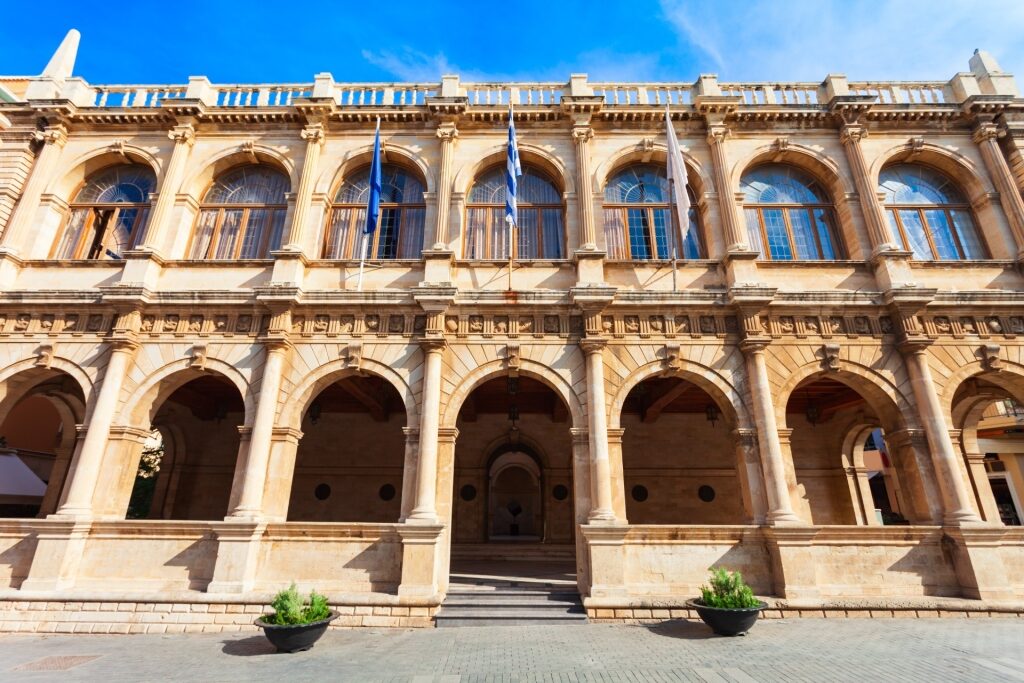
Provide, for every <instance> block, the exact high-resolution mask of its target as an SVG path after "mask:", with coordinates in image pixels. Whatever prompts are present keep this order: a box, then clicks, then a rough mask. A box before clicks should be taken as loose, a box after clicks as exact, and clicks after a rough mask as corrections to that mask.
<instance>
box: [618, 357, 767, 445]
mask: <svg viewBox="0 0 1024 683" xmlns="http://www.w3.org/2000/svg"><path fill="white" fill-rule="evenodd" d="M664 371H665V366H664V364H663V363H662V361H661V360H657V361H652V362H649V363H646V364H645V365H641V366H640V367H638V368H636V369H634V370H633V371H632V372H631V373H630V374H629V375H628V376H627V377H626V379H625V380H623V382H622V384H621V385H620V386H619V388H618V391H617V392H616V393H615V395H614V396H613V397H612V398H611V404H610V406H609V411H608V428H609V429H619V428H620V427H621V425H622V422H621V420H622V407H623V406H624V405H625V403H626V398H627V397H628V396H629V393H630V392H631V391H632V390H633V389H634V388H636V386H637V385H639V384H640V383H641V382H643V381H644V380H647V379H650V378H652V377H665V376H666V375H664ZM667 376H668V377H674V378H678V379H682V380H685V381H687V382H689V383H691V384H693V385H694V386H696V387H698V388H700V389H701V390H703V391H704V392H705V393H707V394H708V395H709V396H711V399H712V400H713V401H714V402H715V403H716V404H717V405H718V407H719V409H721V411H722V415H723V416H727V417H726V419H727V420H728V421H729V422H730V424H731V425H732V427H733V428H749V427H750V426H751V424H752V423H751V421H750V416H749V412H748V410H747V404H746V401H745V400H744V398H743V396H742V395H741V394H740V392H739V391H737V390H736V387H734V386H733V385H732V383H731V382H729V381H728V380H727V379H726V378H725V377H723V376H722V375H721V374H720V373H719V372H718V371H716V370H715V369H714V368H710V367H708V366H706V365H702V364H700V363H695V362H693V361H689V360H688V361H686V368H685V369H683V370H680V371H678V372H675V373H672V374H671V375H667Z"/></svg>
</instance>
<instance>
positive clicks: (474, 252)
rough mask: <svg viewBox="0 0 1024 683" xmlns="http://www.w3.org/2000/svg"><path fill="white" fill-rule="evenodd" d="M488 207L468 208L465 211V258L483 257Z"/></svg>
mask: <svg viewBox="0 0 1024 683" xmlns="http://www.w3.org/2000/svg"><path fill="white" fill-rule="evenodd" d="M490 212H491V210H490V209H474V208H470V209H468V210H467V211H466V258H468V259H482V258H484V245H485V244H486V238H485V232H486V230H487V216H488V214H489V213H490Z"/></svg>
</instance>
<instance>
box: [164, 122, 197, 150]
mask: <svg viewBox="0 0 1024 683" xmlns="http://www.w3.org/2000/svg"><path fill="white" fill-rule="evenodd" d="M167 137H168V138H169V139H171V140H174V144H176V145H180V144H186V145H189V146H191V145H193V144H195V140H196V127H195V126H193V125H192V124H191V123H181V124H178V125H176V126H173V127H172V128H171V129H170V130H169V131H167Z"/></svg>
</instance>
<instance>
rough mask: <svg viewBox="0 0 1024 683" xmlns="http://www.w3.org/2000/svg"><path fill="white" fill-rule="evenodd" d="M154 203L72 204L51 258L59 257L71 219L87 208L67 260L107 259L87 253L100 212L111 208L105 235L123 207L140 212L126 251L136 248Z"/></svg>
mask: <svg viewBox="0 0 1024 683" xmlns="http://www.w3.org/2000/svg"><path fill="white" fill-rule="evenodd" d="M151 208H152V205H151V204H149V203H140V204H135V203H127V202H110V203H87V204H71V205H69V207H68V212H67V215H66V216H65V218H64V221H63V224H62V228H61V229H60V230H58V231H57V238H56V239H55V240H54V242H53V246H52V247H50V258H51V259H53V258H57V250H58V249H59V248H60V244H61V242H62V241H64V235H65V231H66V230H67V229H68V227H69V226H70V224H71V220H72V218H73V217H74V215H75V213H76V212H77V211H82V210H86V211H88V212H89V213H88V214H87V217H86V219H85V224H84V225H83V226H82V230H81V234H80V235H79V236H78V241H77V243H76V244H75V248H74V250H73V252H72V256H69V257H64V258H65V259H67V260H74V261H103V260H105V259H102V258H100V257H99V256H93V257H90V256H88V255H87V252H88V249H89V248H90V247H91V246H92V242H93V240H94V237H95V233H94V229H95V225H96V219H97V217H98V214H99V212H101V211H107V210H110V211H112V212H113V213H111V215H110V217H109V218H107V223H106V225H105V226H104V227H103V236H104V237H105V236H106V235H107V231H108V230H110V227H111V226H112V225H117V216H118V215H119V213H120V211H121V210H123V209H135V210H136V211H137V212H138V213H137V214H136V215H135V222H134V223H132V228H131V232H130V233H129V235H128V246H127V247H126V248H125V250H126V251H128V250H131V249H134V248H135V247H136V246H137V243H138V240H139V237H140V235H141V232H142V224H143V223H144V222H145V221H146V220H148V219H149V211H150V209H151ZM100 243H101V244H102V243H103V239H100ZM110 260H112V261H113V260H120V261H123V260H124V256H121V257H120V258H119V259H110Z"/></svg>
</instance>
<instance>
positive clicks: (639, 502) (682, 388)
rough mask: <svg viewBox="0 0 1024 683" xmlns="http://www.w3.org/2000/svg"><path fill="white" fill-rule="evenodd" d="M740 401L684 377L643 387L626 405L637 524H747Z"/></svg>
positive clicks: (626, 472)
mask: <svg viewBox="0 0 1024 683" xmlns="http://www.w3.org/2000/svg"><path fill="white" fill-rule="evenodd" d="M735 422H736V420H735V416H734V413H733V410H732V406H729V405H725V406H723V405H721V402H720V401H717V400H716V399H714V398H713V397H712V396H711V395H710V394H709V393H708V392H707V391H705V390H704V389H703V388H701V387H699V386H697V385H696V384H694V383H693V382H690V381H687V380H685V379H681V378H678V377H653V378H649V379H646V380H644V381H643V382H640V383H639V384H637V385H636V386H635V387H633V389H632V390H631V391H630V392H629V394H628V395H627V396H626V399H625V402H624V403H623V405H622V415H621V418H620V425H621V427H622V471H623V483H624V490H625V504H626V518H627V519H628V520H629V522H630V523H631V524H743V523H744V522H746V521H749V519H750V518H751V517H752V516H753V515H752V512H750V511H748V510H745V509H744V505H745V504H744V500H745V492H744V491H743V490H741V473H739V472H738V469H737V467H738V463H739V462H740V460H738V459H737V455H738V450H737V443H736V437H735V436H734V429H735Z"/></svg>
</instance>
